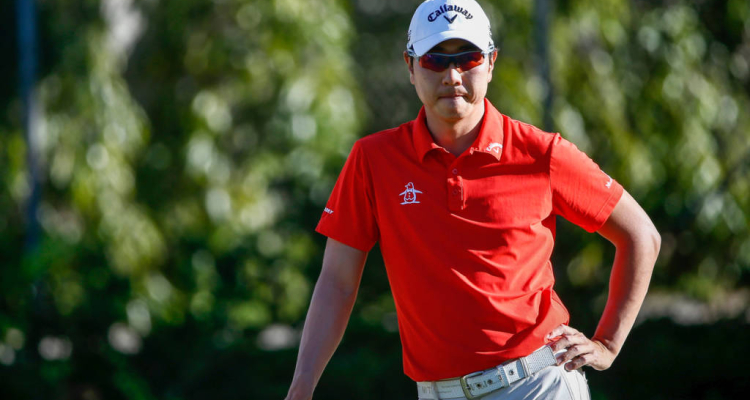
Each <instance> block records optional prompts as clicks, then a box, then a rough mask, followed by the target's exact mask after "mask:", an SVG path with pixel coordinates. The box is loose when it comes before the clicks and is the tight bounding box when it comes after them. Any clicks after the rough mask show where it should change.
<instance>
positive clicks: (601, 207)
mask: <svg viewBox="0 0 750 400" xmlns="http://www.w3.org/2000/svg"><path fill="white" fill-rule="evenodd" d="M550 154H551V155H550V182H551V189H552V206H553V212H554V213H555V214H558V215H560V216H562V217H563V218H565V219H567V220H568V221H570V222H572V223H574V224H576V225H578V226H580V227H582V228H583V229H585V230H587V231H589V232H594V231H596V230H598V229H599V228H601V227H602V225H604V223H605V222H606V221H607V218H609V215H610V214H611V213H612V210H613V209H614V208H615V205H617V202H618V201H620V197H622V192H623V188H622V186H621V185H620V184H619V183H617V182H616V181H615V180H614V179H612V178H611V177H610V176H609V175H607V174H606V173H604V172H603V171H602V170H601V169H600V168H599V166H598V165H597V164H596V163H595V162H594V161H592V160H591V158H589V157H588V156H587V155H586V154H585V153H583V152H582V151H580V150H578V148H577V147H576V146H575V145H574V144H573V143H571V142H569V141H567V140H565V139H563V138H562V137H560V135H559V134H558V135H556V137H555V139H554V140H553V141H552V150H551V153H550Z"/></svg>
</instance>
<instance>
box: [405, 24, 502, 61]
mask: <svg viewBox="0 0 750 400" xmlns="http://www.w3.org/2000/svg"><path fill="white" fill-rule="evenodd" d="M448 39H463V40H466V41H467V42H469V43H471V44H473V45H474V46H477V47H478V48H479V50H482V51H483V52H486V51H488V50H489V47H490V43H489V42H488V41H487V35H486V34H484V35H483V34H479V33H477V32H471V31H459V30H455V31H444V32H438V33H435V34H433V35H430V36H428V37H426V38H424V39H422V40H420V41H418V42H414V44H413V45H412V46H414V52H415V53H416V54H417V56H422V55H424V53H427V52H428V51H430V49H431V48H433V47H435V46H436V45H437V44H439V43H442V42H444V41H446V40H448Z"/></svg>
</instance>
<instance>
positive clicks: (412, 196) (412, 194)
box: [399, 182, 422, 205]
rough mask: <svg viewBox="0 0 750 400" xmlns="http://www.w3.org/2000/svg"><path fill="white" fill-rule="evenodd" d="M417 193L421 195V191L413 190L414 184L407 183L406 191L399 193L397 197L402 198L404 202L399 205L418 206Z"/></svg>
mask: <svg viewBox="0 0 750 400" xmlns="http://www.w3.org/2000/svg"><path fill="white" fill-rule="evenodd" d="M417 193H422V192H421V191H419V190H417V189H414V183H412V182H409V183H407V184H406V190H404V191H403V192H401V193H400V194H399V196H404V201H403V202H402V203H401V204H402V205H403V204H418V203H419V200H417Z"/></svg>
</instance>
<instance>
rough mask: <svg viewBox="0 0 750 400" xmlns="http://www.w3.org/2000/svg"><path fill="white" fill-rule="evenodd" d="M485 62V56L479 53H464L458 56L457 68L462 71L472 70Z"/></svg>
mask: <svg viewBox="0 0 750 400" xmlns="http://www.w3.org/2000/svg"><path fill="white" fill-rule="evenodd" d="M483 62H484V54H482V52H479V51H472V52H470V53H463V54H461V55H457V56H456V67H457V68H458V69H460V70H461V71H467V70H470V69H472V68H474V67H476V66H479V65H482V63H483Z"/></svg>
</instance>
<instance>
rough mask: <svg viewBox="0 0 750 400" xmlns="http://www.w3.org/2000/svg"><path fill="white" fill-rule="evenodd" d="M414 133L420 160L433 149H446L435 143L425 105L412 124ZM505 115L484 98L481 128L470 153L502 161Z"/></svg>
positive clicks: (470, 148) (415, 145) (415, 146)
mask: <svg viewBox="0 0 750 400" xmlns="http://www.w3.org/2000/svg"><path fill="white" fill-rule="evenodd" d="M412 126H413V128H412V130H413V135H414V139H413V140H414V148H415V149H416V151H417V156H418V157H419V160H420V161H424V158H425V156H426V155H427V153H429V152H430V151H431V150H435V149H440V150H442V151H446V152H447V150H446V149H444V148H443V147H441V146H440V145H438V144H437V143H435V141H434V140H433V138H432V135H431V134H430V131H429V130H428V129H427V120H426V114H425V110H424V106H423V107H422V109H421V110H419V115H418V116H417V119H416V120H414V124H413V125H412ZM503 138H504V135H503V115H502V114H500V112H499V111H497V109H496V108H495V106H493V105H492V103H490V101H489V100H487V99H486V98H485V99H484V115H483V116H482V122H481V126H480V128H479V134H478V135H477V137H476V139H474V143H472V145H471V147H469V149H468V151H469V154H474V153H476V152H480V153H486V154H489V155H491V156H493V157H495V159H496V160H498V161H500V156H501V155H502V153H503V151H502V150H503Z"/></svg>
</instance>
